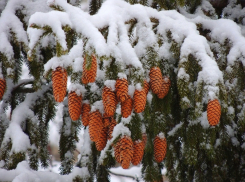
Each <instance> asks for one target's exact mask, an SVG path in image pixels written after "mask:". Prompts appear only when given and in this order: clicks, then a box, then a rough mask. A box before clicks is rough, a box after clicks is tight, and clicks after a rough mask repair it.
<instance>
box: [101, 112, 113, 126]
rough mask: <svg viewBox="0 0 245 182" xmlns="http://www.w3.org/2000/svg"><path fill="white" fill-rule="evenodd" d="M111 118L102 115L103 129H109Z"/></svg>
mask: <svg viewBox="0 0 245 182" xmlns="http://www.w3.org/2000/svg"><path fill="white" fill-rule="evenodd" d="M111 120H112V117H111V116H108V115H107V114H106V113H104V114H103V123H104V126H105V127H109V125H110V123H111Z"/></svg>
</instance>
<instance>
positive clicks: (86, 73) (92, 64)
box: [82, 54, 97, 84]
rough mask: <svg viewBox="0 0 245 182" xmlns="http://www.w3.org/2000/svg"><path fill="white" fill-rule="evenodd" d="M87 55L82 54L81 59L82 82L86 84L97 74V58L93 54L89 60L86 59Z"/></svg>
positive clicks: (93, 79) (91, 81)
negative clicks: (82, 59)
mask: <svg viewBox="0 0 245 182" xmlns="http://www.w3.org/2000/svg"><path fill="white" fill-rule="evenodd" d="M87 57H88V56H84V61H83V73H82V83H83V84H88V83H93V82H95V79H96V75H97V59H96V56H95V55H94V54H93V55H92V56H91V57H89V58H91V60H88V58H87Z"/></svg>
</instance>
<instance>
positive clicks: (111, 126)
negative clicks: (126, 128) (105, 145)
mask: <svg viewBox="0 0 245 182" xmlns="http://www.w3.org/2000/svg"><path fill="white" fill-rule="evenodd" d="M116 125H117V122H116V120H115V119H114V118H112V119H111V122H110V125H109V129H108V137H107V138H108V140H111V139H112V132H113V130H114V127H115V126H116Z"/></svg>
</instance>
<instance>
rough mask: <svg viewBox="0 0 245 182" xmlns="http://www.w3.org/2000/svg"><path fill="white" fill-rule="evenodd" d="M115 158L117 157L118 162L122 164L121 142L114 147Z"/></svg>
mask: <svg viewBox="0 0 245 182" xmlns="http://www.w3.org/2000/svg"><path fill="white" fill-rule="evenodd" d="M114 156H115V159H116V161H117V162H118V163H121V161H120V141H118V142H117V143H116V145H114Z"/></svg>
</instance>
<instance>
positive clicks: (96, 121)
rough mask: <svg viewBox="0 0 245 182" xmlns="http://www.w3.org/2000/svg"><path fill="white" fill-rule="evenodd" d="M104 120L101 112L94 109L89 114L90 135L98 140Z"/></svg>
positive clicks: (94, 139)
mask: <svg viewBox="0 0 245 182" xmlns="http://www.w3.org/2000/svg"><path fill="white" fill-rule="evenodd" d="M102 127H103V122H102V115H101V114H100V112H99V111H98V110H97V111H94V112H91V113H90V114H89V136H90V139H91V140H92V141H94V142H96V141H97V140H98V138H99V133H100V131H101V130H102Z"/></svg>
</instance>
